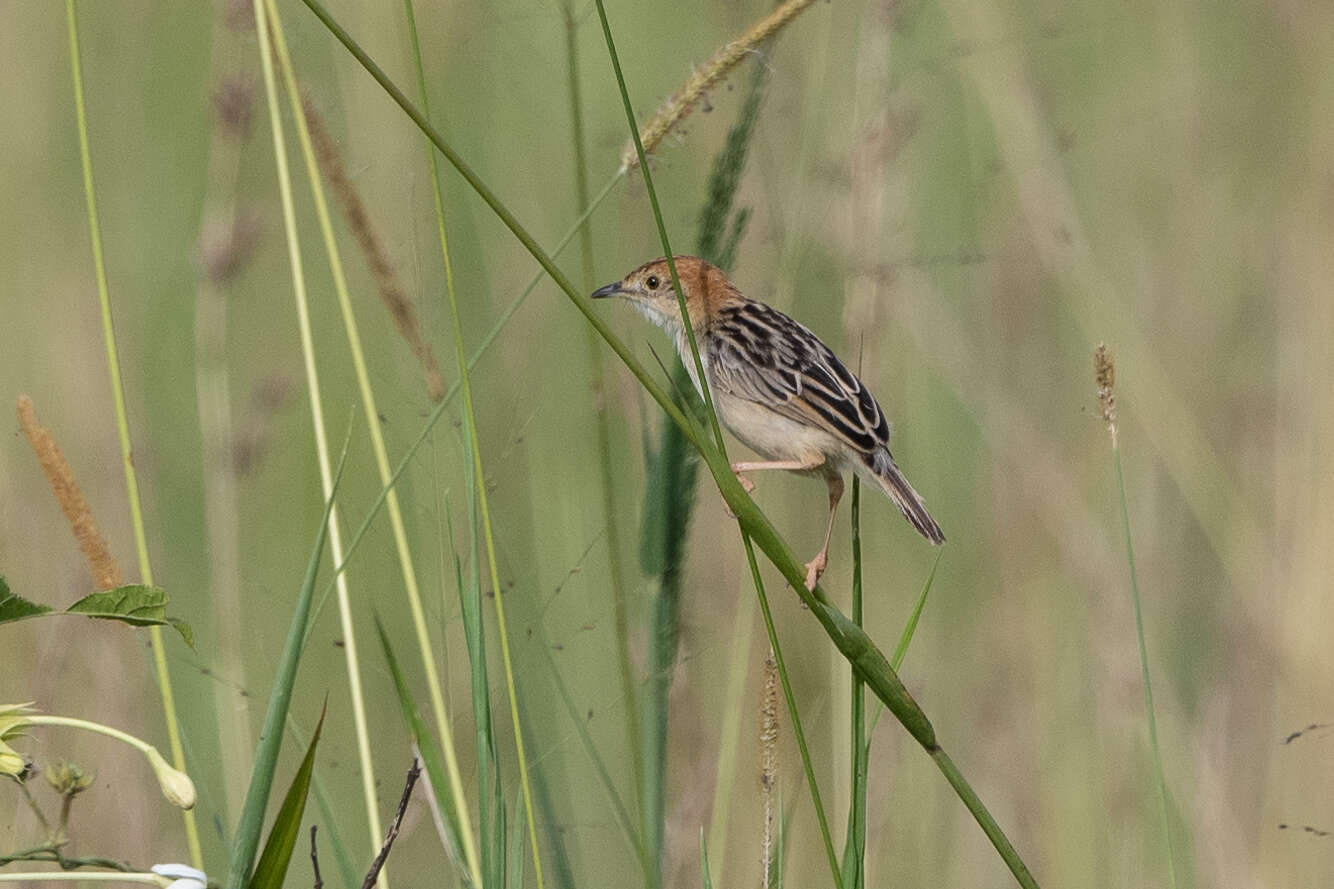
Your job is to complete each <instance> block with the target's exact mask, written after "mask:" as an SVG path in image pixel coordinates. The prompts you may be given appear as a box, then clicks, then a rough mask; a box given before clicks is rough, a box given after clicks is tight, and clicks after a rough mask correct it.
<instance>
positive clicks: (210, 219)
mask: <svg viewBox="0 0 1334 889" xmlns="http://www.w3.org/2000/svg"><path fill="white" fill-rule="evenodd" d="M212 19H213V23H212V31H213V48H212V50H213V51H212V60H211V63H210V65H211V78H212V80H213V83H214V97H215V105H216V107H217V108H218V111H217V113H216V117H217V119H216V120H215V121H214V122H213V125H212V126H211V127H210V128H209V138H208V172H207V175H206V177H205V186H204V188H205V191H204V206H203V210H202V211H201V213H200V226H199V229H200V233H199V239H198V242H197V251H198V260H197V261H198V266H199V267H198V272H197V281H196V285H195V406H196V410H197V412H198V415H199V438H200V445H201V447H200V451H201V454H200V458H201V459H200V464H201V470H202V475H203V493H204V510H203V511H204V533H205V535H206V540H207V545H206V546H205V548H204V552H205V559H206V560H207V565H208V588H207V598H208V601H209V603H210V605H211V609H212V618H213V625H214V628H215V629H214V632H215V634H216V637H215V638H216V643H215V647H214V669H216V670H217V671H218V672H219V673H220V674H221V675H224V676H227V677H229V678H230V679H231V681H232V682H234V683H236V685H238V686H240V687H242V688H245V687H248V686H249V685H250V683H251V680H250V678H249V670H248V668H247V665H246V660H245V658H244V657H243V656H242V653H243V651H244V650H245V644H244V641H243V640H244V639H245V629H244V623H243V622H244V620H245V609H244V608H243V607H242V604H241V589H242V581H241V518H240V493H239V490H238V487H239V485H238V481H239V479H238V473H237V468H236V465H237V464H236V451H235V441H236V424H235V423H234V420H233V416H232V378H231V368H230V366H229V364H228V360H227V340H228V334H229V332H230V315H231V311H230V310H231V301H232V292H231V288H230V286H229V284H230V281H231V280H232V278H233V276H234V275H235V273H236V272H237V271H239V270H240V268H241V267H242V266H243V265H244V263H245V259H246V258H247V254H248V251H249V248H250V247H251V246H252V243H253V241H254V240H255V233H257V231H258V227H257V226H256V225H253V224H251V223H252V222H253V220H249V221H245V222H243V217H242V216H240V215H238V212H237V203H238V202H237V182H238V179H239V176H240V169H241V149H242V147H243V145H244V142H245V133H246V130H247V129H248V128H247V126H246V125H245V121H246V120H247V119H248V117H249V113H250V98H251V97H250V92H249V90H248V89H246V88H244V87H241V86H240V81H239V80H237V79H236V74H237V73H238V69H239V67H240V60H239V59H238V56H240V55H241V54H242V50H241V49H240V47H239V44H240V43H241V41H240V39H239V37H238V35H237V34H236V31H235V29H234V28H231V27H229V26H228V25H227V23H226V21H225V17H224V14H223V13H222V11H221V10H218V11H217V12H215V13H214V15H213V17H212ZM224 97H230V98H226V100H225V101H222V99H223V98H224ZM223 108H226V109H227V110H226V111H223V110H222V109H223ZM211 692H212V697H213V712H214V714H215V718H216V719H217V732H218V746H219V748H220V756H219V762H218V767H219V769H220V770H221V773H222V781H223V792H224V798H225V801H226V809H225V812H224V814H223V822H224V823H229V822H230V821H231V819H233V818H235V817H236V816H237V815H238V814H239V813H240V811H241V804H242V802H243V799H244V796H243V795H244V793H245V777H246V776H247V775H249V774H250V770H251V767H252V765H253V763H252V760H251V749H250V748H251V743H252V741H251V739H252V738H253V737H254V733H253V729H252V725H251V719H250V707H249V702H248V701H246V700H245V699H238V697H237V694H236V691H235V689H234V688H232V687H231V686H230V685H227V684H224V683H221V682H215V683H212V689H211Z"/></svg>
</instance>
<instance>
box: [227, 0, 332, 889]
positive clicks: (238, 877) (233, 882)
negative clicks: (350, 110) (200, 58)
mask: <svg viewBox="0 0 1334 889" xmlns="http://www.w3.org/2000/svg"><path fill="white" fill-rule="evenodd" d="M262 21H263V19H262V18H259V19H256V22H262ZM260 27H263V26H262V25H260ZM351 435H352V426H351V424H350V423H349V424H348V431H347V436H346V437H345V438H344V439H343V452H342V454H341V455H340V456H339V458H338V468H337V469H336V470H335V472H334V480H333V490H334V493H335V495H336V494H337V492H338V483H339V482H340V481H341V480H342V477H343V467H344V466H345V465H346V462H347V445H348V441H349V440H350V438H351ZM333 504H334V500H333V497H329V498H327V499H326V500H325V503H324V512H323V515H321V517H320V525H319V529H318V531H317V533H316V535H315V545H314V546H313V547H311V551H310V558H309V560H308V561H307V563H306V573H305V578H304V579H303V580H302V582H301V590H300V592H299V593H298V594H297V597H296V603H295V605H294V607H293V609H292V619H291V621H290V622H289V624H288V627H287V637H286V640H285V641H284V642H283V650H282V654H281V655H280V656H279V659H278V667H277V670H275V671H274V677H273V688H272V690H271V691H270V692H269V704H268V707H267V709H266V710H265V711H264V724H263V727H262V728H261V729H260V741H259V748H258V750H256V752H255V768H254V769H253V770H252V771H251V773H250V785H249V787H248V788H247V789H246V796H245V804H244V806H243V807H242V809H241V817H240V819H239V821H238V823H237V827H236V838H235V839H234V841H233V842H232V850H231V856H230V860H229V862H228V867H227V879H226V881H225V882H224V884H223V889H242V887H244V886H248V885H249V883H250V878H251V876H252V874H253V872H254V866H255V852H256V850H257V849H258V848H259V835H260V832H261V830H262V829H263V827H264V811H265V809H266V808H267V807H268V802H269V794H270V792H271V790H272V787H273V776H274V773H275V771H276V770H277V767H278V753H279V750H280V749H281V747H282V738H283V724H284V723H285V722H286V721H287V714H288V712H289V711H290V709H291V705H292V689H293V687H294V686H295V685H296V671H297V667H298V666H299V665H300V663H301V653H302V650H303V648H304V642H305V637H306V623H307V622H308V621H309V619H310V613H311V604H312V602H313V600H314V598H315V577H316V576H317V575H318V574H319V570H320V561H321V559H322V557H323V555H324V543H325V540H326V539H327V538H328V531H329V521H330V519H331V518H332V517H333Z"/></svg>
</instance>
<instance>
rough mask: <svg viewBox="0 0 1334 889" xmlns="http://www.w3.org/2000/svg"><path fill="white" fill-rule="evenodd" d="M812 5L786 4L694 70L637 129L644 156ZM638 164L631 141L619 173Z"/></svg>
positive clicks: (798, 0)
mask: <svg viewBox="0 0 1334 889" xmlns="http://www.w3.org/2000/svg"><path fill="white" fill-rule="evenodd" d="M813 2H814V0H787V2H786V3H783V4H781V5H779V6H778V7H777V8H776V9H774V10H773V11H772V12H770V13H769V14H768V15H766V16H765V17H764V18H762V19H760V20H759V21H757V22H755V24H753V25H751V26H750V28H748V29H747V30H746V32H745V33H744V34H742V35H741V36H740V37H738V38H737V39H736V40H733V41H732V42H731V43H728V44H726V45H724V46H723V47H722V49H720V50H718V51H717V52H716V53H714V54H713V58H711V59H709V60H708V61H707V62H705V63H704V64H703V65H701V66H700V67H699V68H697V69H696V70H695V71H694V72H693V73H692V74H691V75H690V77H689V78H687V79H686V82H685V84H684V85H683V86H682V87H681V88H680V89H679V90H677V91H676V92H675V93H673V94H672V97H671V98H670V99H668V100H667V101H666V102H663V103H662V105H660V106H659V107H658V110H657V112H656V113H655V114H654V115H653V116H652V117H651V118H649V120H648V123H646V124H644V125H643V126H642V127H640V128H639V139H640V141H641V142H643V143H644V156H645V157H647V156H649V155H651V154H652V153H653V151H654V150H655V149H656V148H657V147H658V145H659V144H661V143H662V140H663V139H665V138H666V137H667V135H668V134H669V133H671V132H672V130H674V129H676V128H677V127H679V126H680V124H681V121H683V120H685V119H686V117H687V115H689V114H690V112H691V111H693V110H694V109H695V106H696V105H698V104H699V103H700V100H701V99H704V98H705V95H706V93H707V92H708V90H709V88H710V87H712V86H713V85H714V84H716V83H717V82H718V81H720V80H722V79H723V78H724V77H726V76H727V74H728V73H729V72H730V71H731V70H732V69H733V68H735V67H736V66H737V65H738V64H740V63H741V60H742V59H744V58H745V57H746V56H747V55H749V54H750V53H751V52H752V51H754V50H755V48H756V47H758V46H759V45H760V44H761V43H763V42H764V41H766V40H768V39H769V38H770V37H773V36H774V35H775V34H777V33H778V32H779V31H781V30H782V29H783V26H784V25H786V24H787V23H788V22H790V21H792V19H794V18H796V16H797V13H799V12H801V11H802V10H804V9H805V8H806V7H808V6H810V5H811V4H812V3H813ZM638 163H639V154H638V152H636V151H635V143H634V140H631V141H630V143H629V144H628V145H627V146H626V148H625V151H624V152H623V153H622V154H621V169H623V170H631V169H633V168H634V167H635V166H636V165H637V164H638Z"/></svg>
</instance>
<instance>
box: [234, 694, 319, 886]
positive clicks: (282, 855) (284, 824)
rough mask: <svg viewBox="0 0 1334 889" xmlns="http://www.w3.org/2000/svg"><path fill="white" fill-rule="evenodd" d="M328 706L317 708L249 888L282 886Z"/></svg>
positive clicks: (296, 834)
mask: <svg viewBox="0 0 1334 889" xmlns="http://www.w3.org/2000/svg"><path fill="white" fill-rule="evenodd" d="M328 709H329V705H328V704H327V703H326V704H325V706H324V709H323V710H321V711H320V721H319V722H318V723H316V725H315V734H314V735H312V736H311V738H310V746H309V747H307V748H306V755H305V758H303V759H302V760H301V768H299V769H297V770H296V777H295V778H293V779H292V786H291V787H289V788H287V796H285V797H283V804H282V808H280V809H279V810H278V817H277V818H275V819H274V821H273V827H272V828H271V829H270V830H269V839H268V841H267V842H265V843H264V851H263V852H261V853H260V856H259V864H257V865H255V872H254V874H252V875H251V877H250V885H249V889H282V885H283V880H284V879H286V877H287V865H288V864H290V863H291V861H292V850H293V849H294V848H296V839H297V836H298V835H299V834H300V832H301V818H302V816H304V815H305V812H306V797H307V796H308V795H309V794H310V779H311V773H312V772H313V771H314V768H315V747H316V745H318V744H319V743H320V730H321V729H323V728H324V715H325V713H327V712H328Z"/></svg>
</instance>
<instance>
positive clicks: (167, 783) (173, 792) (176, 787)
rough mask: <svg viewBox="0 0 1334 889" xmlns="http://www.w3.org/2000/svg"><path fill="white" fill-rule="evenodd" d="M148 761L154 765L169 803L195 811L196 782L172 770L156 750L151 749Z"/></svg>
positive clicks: (180, 772) (183, 773)
mask: <svg viewBox="0 0 1334 889" xmlns="http://www.w3.org/2000/svg"><path fill="white" fill-rule="evenodd" d="M148 761H149V762H150V763H152V765H153V771H154V772H156V773H157V780H158V783H159V784H160V785H162V795H163V796H165V797H166V798H167V801H168V802H170V803H171V804H172V805H173V806H179V807H180V808H182V809H193V808H194V807H195V798H196V794H195V782H193V781H191V780H190V776H189V775H187V774H185V772H182V771H178V770H177V769H174V768H172V767H171V765H169V764H168V763H167V761H166V760H165V759H163V758H162V754H161V753H158V752H157V750H155V749H152V748H150V749H149V751H148Z"/></svg>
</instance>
